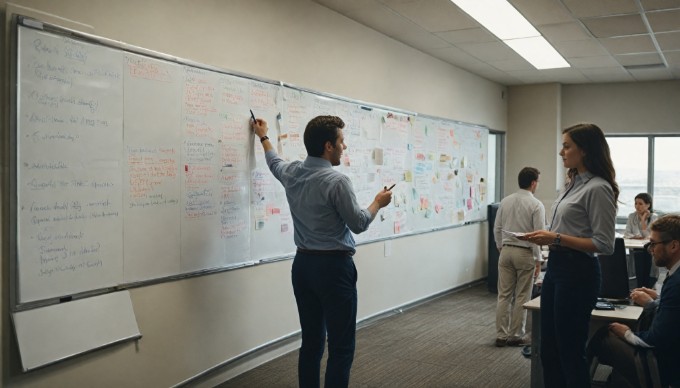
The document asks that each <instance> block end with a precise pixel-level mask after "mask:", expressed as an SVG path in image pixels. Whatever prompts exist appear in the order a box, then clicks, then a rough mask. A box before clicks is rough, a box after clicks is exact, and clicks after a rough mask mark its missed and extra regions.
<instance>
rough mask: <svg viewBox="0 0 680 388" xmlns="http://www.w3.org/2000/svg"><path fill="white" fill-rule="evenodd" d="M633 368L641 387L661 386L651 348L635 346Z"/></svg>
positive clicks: (657, 367) (658, 387) (654, 387)
mask: <svg viewBox="0 0 680 388" xmlns="http://www.w3.org/2000/svg"><path fill="white" fill-rule="evenodd" d="M635 369H636V371H637V375H638V380H639V381H638V383H639V384H640V387H641V388H661V387H662V385H661V377H660V376H659V366H658V365H657V362H656V357H655V356H654V352H653V351H652V349H645V348H641V347H636V348H635Z"/></svg>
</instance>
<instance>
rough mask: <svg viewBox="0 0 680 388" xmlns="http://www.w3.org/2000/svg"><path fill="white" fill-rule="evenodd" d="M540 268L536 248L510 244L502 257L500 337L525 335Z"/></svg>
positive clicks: (497, 312) (505, 247) (498, 336)
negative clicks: (526, 305) (537, 266)
mask: <svg viewBox="0 0 680 388" xmlns="http://www.w3.org/2000/svg"><path fill="white" fill-rule="evenodd" d="M535 268H536V265H535V261H534V256H533V250H531V249H525V248H518V247H513V246H509V245H506V246H504V247H503V249H501V255H500V257H499V258H498V306H497V307H496V338H500V339H507V338H521V337H523V336H524V334H525V330H526V323H527V311H526V310H525V309H524V308H523V307H522V305H524V303H526V302H528V301H529V300H530V299H531V290H532V287H533V285H534V270H535Z"/></svg>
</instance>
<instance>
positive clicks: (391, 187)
mask: <svg viewBox="0 0 680 388" xmlns="http://www.w3.org/2000/svg"><path fill="white" fill-rule="evenodd" d="M396 185H397V184H396V183H395V184H393V185H392V186H390V188H389V189H388V188H387V186H385V191H390V190H392V189H393V188H394V186H396Z"/></svg>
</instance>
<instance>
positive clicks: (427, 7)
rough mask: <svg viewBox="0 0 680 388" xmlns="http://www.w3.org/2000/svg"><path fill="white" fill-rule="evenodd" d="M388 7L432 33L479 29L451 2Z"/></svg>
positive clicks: (430, 0)
mask: <svg viewBox="0 0 680 388" xmlns="http://www.w3.org/2000/svg"><path fill="white" fill-rule="evenodd" d="M388 6H389V7H390V8H392V9H393V10H394V11H396V12H397V13H399V14H401V15H402V16H404V17H406V18H408V19H410V20H412V21H413V22H414V23H417V24H418V25H420V26H422V27H423V28H424V29H425V30H427V31H430V32H441V31H451V30H460V29H465V28H473V27H478V26H479V24H478V23H477V22H476V21H474V20H473V19H472V18H471V17H470V16H468V14H466V13H465V12H463V11H462V10H461V9H460V8H458V7H456V6H455V5H454V4H453V3H452V2H451V0H422V1H411V2H391V3H388Z"/></svg>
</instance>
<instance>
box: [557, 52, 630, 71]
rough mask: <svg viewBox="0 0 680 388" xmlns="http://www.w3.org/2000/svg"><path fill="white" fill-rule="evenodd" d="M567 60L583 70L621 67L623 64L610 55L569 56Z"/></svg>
mask: <svg viewBox="0 0 680 388" xmlns="http://www.w3.org/2000/svg"><path fill="white" fill-rule="evenodd" d="M567 62H569V64H571V65H572V66H574V67H577V68H579V69H581V70H583V69H593V68H610V67H621V65H620V64H619V63H618V62H617V61H616V60H615V59H614V58H613V57H612V56H610V55H601V56H597V57H580V58H567Z"/></svg>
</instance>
